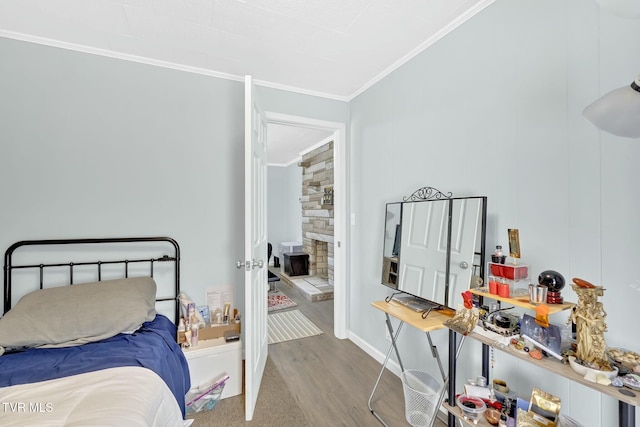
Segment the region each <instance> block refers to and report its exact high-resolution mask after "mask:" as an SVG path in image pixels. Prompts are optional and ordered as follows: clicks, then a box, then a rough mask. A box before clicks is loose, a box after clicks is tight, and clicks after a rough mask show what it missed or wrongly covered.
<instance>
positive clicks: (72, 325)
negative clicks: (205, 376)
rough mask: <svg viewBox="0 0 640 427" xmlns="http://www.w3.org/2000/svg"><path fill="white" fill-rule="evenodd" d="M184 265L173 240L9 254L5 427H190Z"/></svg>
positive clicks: (1, 386)
mask: <svg viewBox="0 0 640 427" xmlns="http://www.w3.org/2000/svg"><path fill="white" fill-rule="evenodd" d="M158 250H160V251H162V252H163V253H162V254H158V255H157V256H156V255H151V256H149V255H147V253H149V252H154V251H158ZM166 251H170V252H171V254H167V253H166ZM60 253H63V255H60ZM142 253H144V254H145V255H144V256H141V255H140V254H142ZM99 254H100V256H101V257H102V256H106V258H97V259H98V260H96V258H95V257H96V256H98V255H99ZM41 256H43V257H44V258H46V260H49V259H50V258H51V259H52V260H51V261H44V262H43V261H41V260H35V259H36V258H39V257H41ZM68 256H71V258H69V259H72V261H69V260H66V261H60V259H59V258H60V257H62V258H65V257H68ZM130 256H131V257H130ZM18 259H19V260H20V261H18ZM179 261H180V250H179V246H178V244H177V242H175V241H174V240H173V239H171V238H168V237H143V238H112V239H73V240H33V241H21V242H17V243H16V244H14V245H12V246H11V247H10V248H9V249H7V251H6V253H5V265H4V315H3V316H2V318H0V354H2V355H1V356H0V425H2V426H24V425H29V426H36V425H41V426H45V425H46V426H89V425H91V426H98V425H103V426H116V425H117V426H171V427H177V426H184V425H188V423H189V421H185V420H184V415H185V401H184V396H185V394H186V393H187V391H188V390H189V388H190V382H189V371H188V365H187V362H186V359H185V357H184V355H183V353H182V350H181V349H180V347H179V345H178V344H177V343H176V324H177V323H178V319H179V316H180V307H179V303H178V295H179V292H180V286H179V277H180V275H179V272H180V267H179V266H180V262H179ZM158 275H159V276H161V277H160V279H158V278H157V277H155V276H158ZM118 276H119V277H118ZM34 278H35V284H34V283H33V282H34V280H32V279H34ZM157 282H158V283H157ZM66 285H69V286H66ZM159 295H160V296H159ZM170 317H171V318H172V319H170Z"/></svg>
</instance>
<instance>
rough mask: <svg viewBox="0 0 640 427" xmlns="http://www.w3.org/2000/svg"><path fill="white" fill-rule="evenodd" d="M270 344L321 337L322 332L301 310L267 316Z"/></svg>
mask: <svg viewBox="0 0 640 427" xmlns="http://www.w3.org/2000/svg"><path fill="white" fill-rule="evenodd" d="M267 322H268V326H269V344H276V343H279V342H284V341H291V340H297V339H299V338H306V337H312V336H314V335H320V334H321V333H322V331H321V330H320V328H318V327H317V326H316V325H314V324H313V322H312V321H311V320H309V319H307V317H306V316H305V315H304V314H302V313H301V312H300V310H290V311H283V312H282V313H274V314H270V315H268V316H267Z"/></svg>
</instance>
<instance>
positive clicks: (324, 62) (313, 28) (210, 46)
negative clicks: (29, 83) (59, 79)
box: [0, 0, 495, 163]
mask: <svg viewBox="0 0 640 427" xmlns="http://www.w3.org/2000/svg"><path fill="white" fill-rule="evenodd" d="M493 1H495V0H0V36H3V37H9V38H15V39H20V40H26V41H31V42H36V43H42V44H47V45H52V46H58V47H62V48H68V49H74V50H79V51H84V52H90V53H95V54H99V55H105V56H112V57H117V58H123V59H127V60H132V61H138V62H144V63H150V64H154V65H159V66H166V67H170V68H177V69H183V70H187V71H191V72H196V73H201V74H207V75H214V76H218V77H222V78H228V79H232V80H243V78H244V76H245V75H252V76H253V78H254V81H255V82H256V83H257V84H259V85H263V86H270V87H276V88H280V89H285V90H292V91H296V92H301V93H307V94H312V95H318V96H323V97H328V98H331V99H338V100H345V101H347V100H350V99H352V98H353V97H354V96H356V95H358V94H359V93H361V92H362V91H364V90H365V89H367V88H368V87H370V86H371V85H372V84H374V83H375V82H377V81H378V80H380V79H381V78H383V77H384V76H386V75H387V74H389V73H390V72H391V71H393V70H394V69H395V68H397V67H398V66H400V65H402V64H403V63H405V62H406V61H408V60H409V59H411V58H412V57H414V56H415V55H416V54H418V53H420V52H421V51H422V50H424V49H426V48H427V47H428V46H430V45H431V44H433V43H434V42H436V41H437V40H438V39H440V38H441V37H443V36H444V35H446V34H447V33H448V32H450V31H452V30H453V29H454V28H456V27H457V26H458V25H460V24H462V23H463V22H464V21H466V20H467V19H469V18H470V17H471V16H473V15H475V14H476V13H477V12H479V11H480V10H482V9H483V8H484V7H486V6H487V5H489V4H491V3H492V2H493ZM282 133H283V134H285V133H290V132H289V130H283V131H282ZM294 133H295V132H294ZM314 133H315V132H311V134H314ZM298 136H300V135H298ZM315 136H316V135H312V137H314V138H315ZM270 142H271V137H270ZM316 142H317V141H316ZM298 154H299V153H298ZM274 161H275V160H274ZM283 162H284V160H283ZM285 163H287V162H285Z"/></svg>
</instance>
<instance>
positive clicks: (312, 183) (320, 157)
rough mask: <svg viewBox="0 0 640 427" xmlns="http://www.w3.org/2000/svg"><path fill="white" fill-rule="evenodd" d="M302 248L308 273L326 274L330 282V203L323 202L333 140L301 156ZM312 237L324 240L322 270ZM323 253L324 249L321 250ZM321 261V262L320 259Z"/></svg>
mask: <svg viewBox="0 0 640 427" xmlns="http://www.w3.org/2000/svg"><path fill="white" fill-rule="evenodd" d="M300 164H301V166H302V250H303V252H305V253H307V254H309V274H310V275H322V276H325V275H326V276H327V278H328V281H329V284H331V285H333V259H334V258H333V205H323V204H322V199H323V196H324V189H325V188H326V187H333V142H329V143H327V144H325V145H323V146H322V147H318V148H316V149H315V150H313V151H311V152H309V153H307V154H304V155H303V156H302V162H301V163H300ZM314 240H319V241H321V242H327V250H326V255H325V254H323V253H321V254H319V255H320V257H325V256H326V270H327V271H326V273H325V271H324V267H321V269H320V271H318V269H317V265H318V263H317V260H316V244H315V242H314ZM321 252H324V251H321ZM320 260H321V261H323V259H322V258H321V259H320ZM321 263H322V262H321Z"/></svg>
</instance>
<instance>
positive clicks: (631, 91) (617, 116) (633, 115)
mask: <svg viewBox="0 0 640 427" xmlns="http://www.w3.org/2000/svg"><path fill="white" fill-rule="evenodd" d="M582 115H583V116H584V118H585V119H587V120H589V121H590V122H591V123H593V124H594V125H595V126H596V127H597V128H599V129H601V130H603V131H605V132H609V133H611V134H614V135H617V136H622V137H625V138H640V76H638V78H637V79H635V80H634V81H633V82H632V83H631V85H629V86H625V87H621V88H619V89H615V90H613V91H611V92H609V93H607V94H605V95H603V96H602V97H601V98H600V99H598V100H596V101H595V102H594V103H592V104H591V105H588V106H587V108H585V109H584V111H583V112H582Z"/></svg>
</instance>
